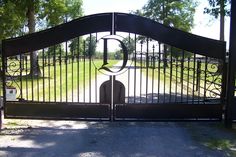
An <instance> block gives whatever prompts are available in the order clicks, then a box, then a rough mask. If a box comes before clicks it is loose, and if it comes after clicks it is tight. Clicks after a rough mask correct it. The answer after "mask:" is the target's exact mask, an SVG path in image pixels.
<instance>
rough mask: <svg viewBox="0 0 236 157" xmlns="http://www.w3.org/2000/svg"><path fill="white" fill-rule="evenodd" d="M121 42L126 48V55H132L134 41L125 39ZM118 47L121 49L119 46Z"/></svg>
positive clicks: (128, 38)
mask: <svg viewBox="0 0 236 157" xmlns="http://www.w3.org/2000/svg"><path fill="white" fill-rule="evenodd" d="M122 42H123V43H124V45H125V46H126V48H127V51H128V54H132V53H133V52H134V51H135V41H134V39H133V38H130V37H126V38H124V39H123V40H122ZM119 47H120V48H122V47H121V45H120V44H119Z"/></svg>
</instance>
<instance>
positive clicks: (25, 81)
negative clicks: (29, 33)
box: [12, 60, 118, 101]
mask: <svg viewBox="0 0 236 157" xmlns="http://www.w3.org/2000/svg"><path fill="white" fill-rule="evenodd" d="M117 62H118V61H117V60H111V61H109V64H115V63H117ZM94 63H95V64H96V65H101V64H102V60H96V61H94ZM108 66H109V65H108ZM29 68H30V67H27V69H29ZM40 70H41V73H42V76H41V77H34V78H32V77H31V76H28V77H22V80H20V79H17V80H16V82H14V83H13V84H12V86H14V87H17V88H18V89H17V92H18V96H19V97H20V90H19V87H21V86H22V98H23V99H26V100H36V101H55V100H56V101H63V100H66V98H67V99H68V101H69V100H70V99H71V97H72V94H73V95H74V96H76V95H77V94H78V91H81V90H83V88H86V86H87V84H88V83H89V81H90V80H91V81H93V80H94V79H95V76H96V72H97V70H96V68H95V66H94V64H93V62H92V61H91V62H89V60H86V61H85V62H83V61H80V62H74V63H68V64H64V63H62V64H61V66H60V64H59V63H56V65H55V66H53V65H50V66H45V67H43V66H42V62H40ZM72 71H73V72H72ZM19 74H20V73H19V72H18V73H15V75H19ZM26 74H29V70H27V71H24V73H23V72H22V75H26ZM97 74H99V72H97ZM18 86H19V87H18Z"/></svg>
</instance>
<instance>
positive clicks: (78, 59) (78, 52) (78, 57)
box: [77, 37, 80, 102]
mask: <svg viewBox="0 0 236 157" xmlns="http://www.w3.org/2000/svg"><path fill="white" fill-rule="evenodd" d="M77 44H78V48H77V49H78V50H77V98H78V102H79V88H80V86H79V85H80V84H79V81H80V78H79V73H80V69H79V68H80V66H79V62H80V56H79V55H80V37H78V41H77Z"/></svg>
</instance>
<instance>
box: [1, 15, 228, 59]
mask: <svg viewBox="0 0 236 157" xmlns="http://www.w3.org/2000/svg"><path fill="white" fill-rule="evenodd" d="M107 31H108V32H111V34H115V32H116V31H120V32H128V33H136V34H139V35H143V36H146V37H149V38H152V39H154V40H157V41H160V42H163V43H165V44H168V45H171V46H174V47H177V48H181V49H183V50H186V51H190V52H193V53H196V54H201V55H206V56H209V57H213V58H218V59H224V58H225V50H226V43H225V42H222V41H218V40H213V39H209V38H205V37H201V36H197V35H193V34H191V33H187V32H183V31H180V30H178V29H175V28H172V27H168V26H164V25H163V24H160V23H158V22H155V21H153V20H150V19H148V18H144V17H141V16H137V15H131V14H126V13H101V14H94V15H89V16H84V17H81V18H78V19H75V20H73V21H70V22H68V23H65V24H61V25H58V26H56V27H53V28H50V29H47V30H44V31H40V32H36V33H33V34H28V35H25V36H22V37H17V38H11V39H6V40H3V43H2V44H3V55H4V56H5V57H8V56H13V55H17V54H20V53H26V52H31V51H35V50H39V49H42V48H46V47H49V46H52V45H56V44H59V43H61V42H64V41H67V40H70V39H73V38H75V37H78V36H82V35H85V34H89V33H96V32H107Z"/></svg>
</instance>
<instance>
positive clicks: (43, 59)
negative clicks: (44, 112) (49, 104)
mask: <svg viewBox="0 0 236 157" xmlns="http://www.w3.org/2000/svg"><path fill="white" fill-rule="evenodd" d="M44 57H45V56H44V49H43V102H45V80H44V79H45V72H44V66H45V60H44Z"/></svg>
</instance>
